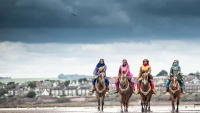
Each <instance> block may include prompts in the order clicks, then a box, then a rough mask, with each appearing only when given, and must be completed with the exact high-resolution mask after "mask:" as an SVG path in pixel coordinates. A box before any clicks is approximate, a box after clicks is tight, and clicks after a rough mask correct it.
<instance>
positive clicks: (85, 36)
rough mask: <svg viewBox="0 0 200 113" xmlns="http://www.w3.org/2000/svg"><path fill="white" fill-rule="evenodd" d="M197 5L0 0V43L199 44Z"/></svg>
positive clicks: (183, 1)
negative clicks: (168, 41)
mask: <svg viewBox="0 0 200 113" xmlns="http://www.w3.org/2000/svg"><path fill="white" fill-rule="evenodd" d="M199 5H200V1H199V0H192V1H188V0H176V1H174V0H165V1H162V2H161V1H158V0H153V1H151V2H150V1H146V0H140V1H135V0H134V1H125V2H124V1H120V0H110V1H107V0H92V1H91V0H84V1H80V0H73V1H71V0H42V1H41V0H31V1H30V0H29V1H27V0H1V1H0V17H1V19H0V37H1V38H0V41H1V42H2V41H13V42H16V41H20V42H28V43H49V42H58V43H60V42H65V43H99V41H102V43H105V42H108V43H109V42H122V41H124V40H126V42H129V40H131V41H140V40H141V38H142V39H144V41H151V40H161V39H169V40H173V39H176V40H177V39H181V40H187V39H188V38H190V39H191V38H192V39H199V35H200V32H199V31H198V30H199V29H200V27H199V26H200V19H199V17H200V12H199ZM73 13H74V14H76V15H77V16H73V15H72V14H73ZM124 38H125V39H124Z"/></svg>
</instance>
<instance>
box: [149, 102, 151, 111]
mask: <svg viewBox="0 0 200 113" xmlns="http://www.w3.org/2000/svg"><path fill="white" fill-rule="evenodd" d="M148 112H151V108H150V101H149V102H148Z"/></svg>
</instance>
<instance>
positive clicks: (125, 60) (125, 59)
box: [122, 59, 128, 67]
mask: <svg viewBox="0 0 200 113" xmlns="http://www.w3.org/2000/svg"><path fill="white" fill-rule="evenodd" d="M124 61H126V64H124ZM126 65H128V62H127V60H126V59H123V60H122V66H123V67H125V66H126Z"/></svg>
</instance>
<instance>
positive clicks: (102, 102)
mask: <svg viewBox="0 0 200 113" xmlns="http://www.w3.org/2000/svg"><path fill="white" fill-rule="evenodd" d="M104 98H105V96H103V97H102V101H101V104H102V105H101V110H102V111H103V106H104Z"/></svg>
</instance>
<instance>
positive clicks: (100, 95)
mask: <svg viewBox="0 0 200 113" xmlns="http://www.w3.org/2000/svg"><path fill="white" fill-rule="evenodd" d="M95 88H96V97H97V100H98V111H100V103H101V110H102V111H103V106H104V98H105V94H106V85H105V73H103V72H102V73H100V74H99V77H98V78H97V81H96V83H95Z"/></svg>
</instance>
